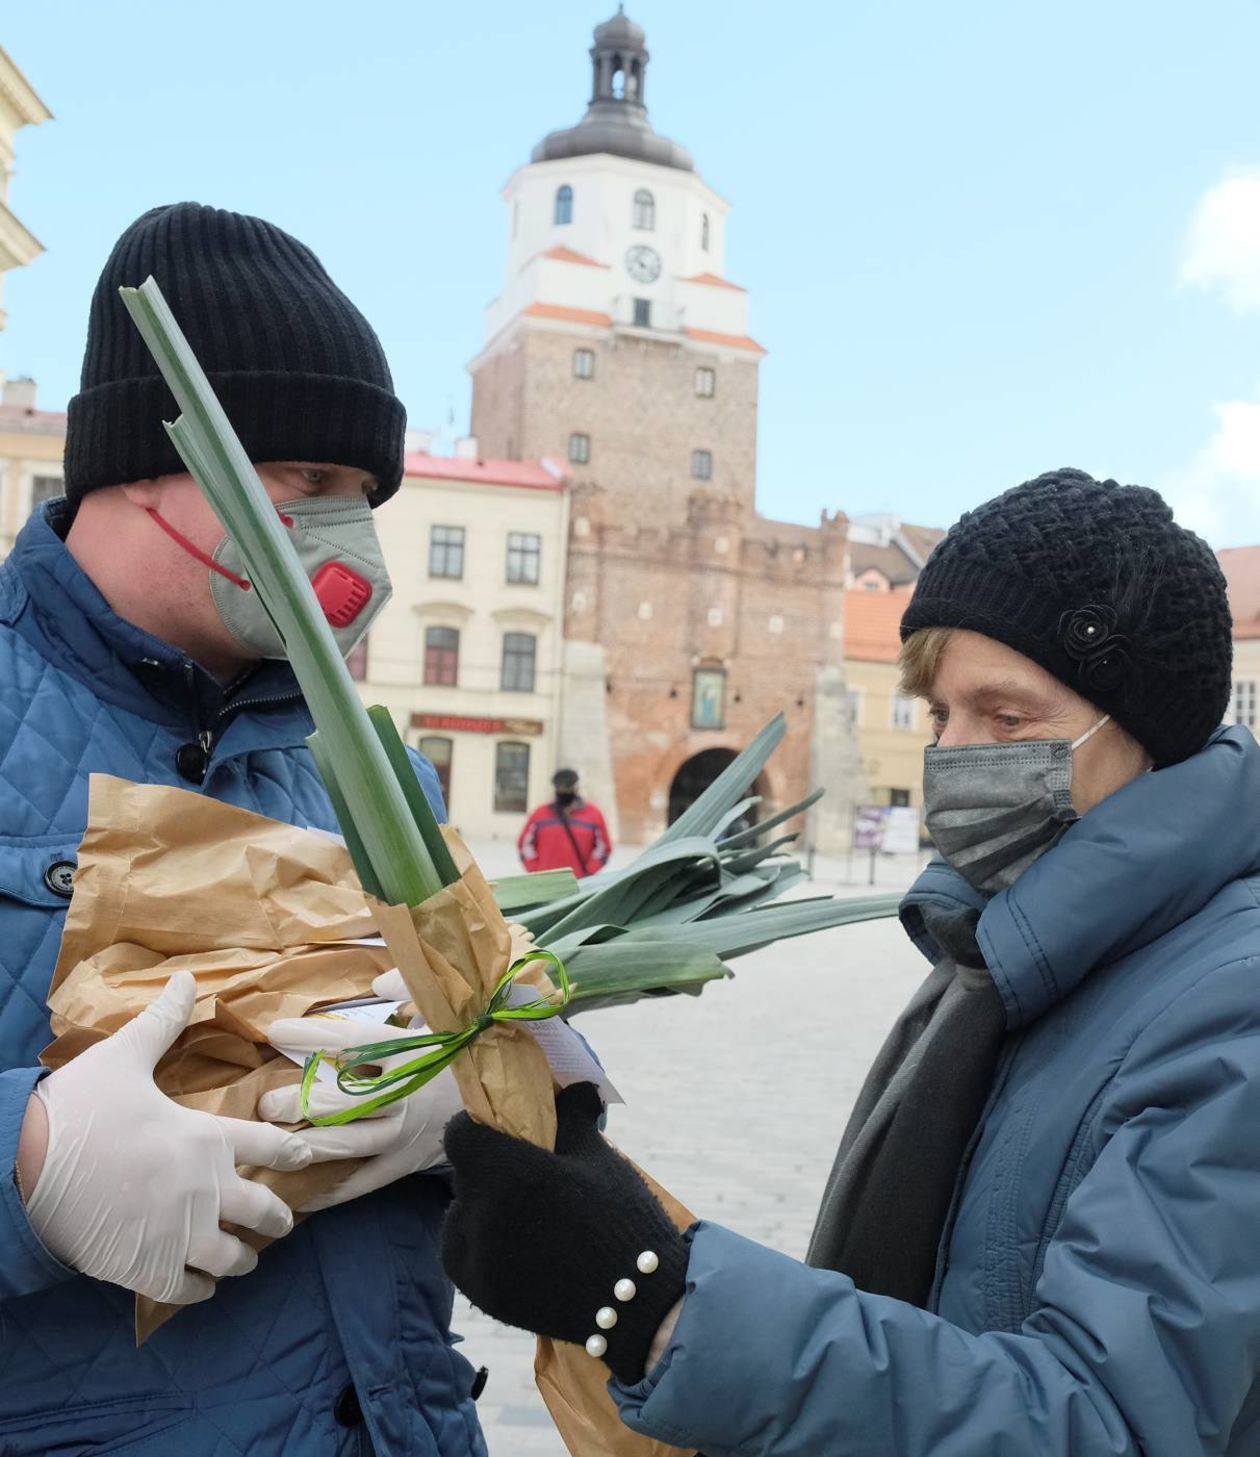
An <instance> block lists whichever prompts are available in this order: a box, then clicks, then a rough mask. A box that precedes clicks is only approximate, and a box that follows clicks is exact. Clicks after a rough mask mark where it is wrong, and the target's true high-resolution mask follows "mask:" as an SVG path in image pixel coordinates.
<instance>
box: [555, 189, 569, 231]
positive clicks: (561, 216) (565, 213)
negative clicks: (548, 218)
mask: <svg viewBox="0 0 1260 1457" xmlns="http://www.w3.org/2000/svg"><path fill="white" fill-rule="evenodd" d="M553 221H554V222H555V224H556V226H557V227H560V226H561V225H562V224H564V223H571V222H572V221H573V189H572V188H571V187H570V186H569V184H568V183H567V182H566V183H565V184H564V186H563V187H557V188H556V211H555V216H554V218H553Z"/></svg>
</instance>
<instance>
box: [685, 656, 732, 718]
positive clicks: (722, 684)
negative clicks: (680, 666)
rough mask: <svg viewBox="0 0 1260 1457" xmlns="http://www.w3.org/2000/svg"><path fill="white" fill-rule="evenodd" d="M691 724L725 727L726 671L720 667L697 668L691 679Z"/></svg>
mask: <svg viewBox="0 0 1260 1457" xmlns="http://www.w3.org/2000/svg"><path fill="white" fill-rule="evenodd" d="M691 726H692V728H697V729H720V728H725V727H726V673H725V671H724V670H723V669H721V668H697V669H696V671H695V676H694V677H693V678H692V680H691Z"/></svg>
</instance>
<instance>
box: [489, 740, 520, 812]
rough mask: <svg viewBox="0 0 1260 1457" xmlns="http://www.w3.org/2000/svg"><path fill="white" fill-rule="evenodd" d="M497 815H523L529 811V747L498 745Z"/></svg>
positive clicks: (496, 764) (495, 791) (496, 776)
mask: <svg viewBox="0 0 1260 1457" xmlns="http://www.w3.org/2000/svg"><path fill="white" fill-rule="evenodd" d="M494 808H495V813H496V814H516V815H523V814H525V813H526V811H527V810H528V809H529V745H528V744H511V743H505V744H496V745H495V749H494Z"/></svg>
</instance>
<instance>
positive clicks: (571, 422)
mask: <svg viewBox="0 0 1260 1457" xmlns="http://www.w3.org/2000/svg"><path fill="white" fill-rule="evenodd" d="M590 55H591V63H592V85H591V99H590V104H589V106H588V107H587V111H586V115H585V116H584V117H583V118H582V119H581V121H580V122H579V123H578V124H577V126H574V127H569V128H567V129H566V130H563V131H556V132H552V133H551V134H550V135H548V136H546V137H544V138H543V140H542V141H541V142H540V143H539V144H538V145H537V146H536V147H535V148H534V151H533V156H532V158H531V160H530V162H529V163H528V164H527V165H526V166H524V167H521V168H519V169H518V170H517V171H516V172H515V173H514V174H513V176H512V177H511V178H510V179H509V180H508V183H507V185H506V186H505V187H504V189H503V198H504V201H505V202H506V204H507V221H508V242H507V268H506V276H505V283H504V287H503V291H502V293H501V294H500V295H499V297H498V298H497V299H495V300H494V302H493V303H492V304H491V305H490V307H489V310H488V313H487V320H486V336H487V343H486V346H485V348H484V349H483V350H482V352H481V354H480V355H478V357H477V358H476V359H475V360H474V361H473V363H472V365H471V369H472V374H473V407H472V434H473V435H474V436H475V437H476V438H477V441H478V445H479V448H480V449H481V450H482V451H483V453H484V454H486V455H502V456H507V457H509V458H513V459H517V458H521V459H531V458H532V459H538V458H540V457H542V456H544V455H551V456H556V457H558V458H560V459H562V460H566V461H567V462H568V463H569V465H570V468H571V470H572V473H573V477H574V480H575V482H577V483H580V482H582V481H586V480H590V481H596V482H598V483H599V485H600V487H601V488H602V489H603V490H604V491H606V492H607V493H608V495H609V501H608V504H609V507H610V508H612V509H614V510H615V505H616V502H617V501H619V500H620V499H622V497H623V494H624V493H633V495H634V497H635V498H636V499H635V509H636V511H638V510H641V509H642V507H643V506H644V505H645V504H650V506H651V509H652V510H653V511H654V512H661V513H664V516H665V517H668V518H671V519H684V518H685V517H686V514H687V499H688V496H689V494H690V493H691V491H692V490H693V489H694V488H695V486H697V485H698V484H700V483H704V487H705V489H706V490H709V491H711V492H717V493H719V494H721V495H724V496H730V497H734V498H736V499H738V500H739V501H741V502H742V503H744V504H746V505H747V506H748V507H750V508H751V507H752V505H753V494H754V485H755V455H756V411H757V364H758V361H759V359H760V357H761V355H762V353H763V352H764V351H763V350H762V349H761V347H760V346H759V345H758V344H757V343H756V342H755V341H754V340H753V339H751V338H750V337H749V335H748V321H747V315H748V295H747V293H746V292H745V291H744V290H743V289H742V288H740V287H739V286H738V285H737V284H735V283H732V282H731V281H730V280H729V279H727V278H726V276H725V252H726V221H727V213H728V212H729V205H728V204H727V202H726V201H725V199H724V198H722V197H721V196H719V194H718V193H716V192H715V191H714V190H713V188H711V187H710V186H709V185H708V183H706V182H705V181H704V180H703V179H702V178H701V177H700V176H699V174H698V173H697V172H696V170H695V165H694V163H693V162H692V159H691V154H690V153H689V152H688V151H687V150H686V148H685V147H682V146H680V145H679V144H678V143H677V142H673V141H670V140H669V139H668V138H666V137H663V136H660V135H659V134H658V133H657V132H655V131H654V130H653V129H652V126H651V124H650V123H649V121H648V114H647V107H646V105H645V101H644V98H645V92H646V82H647V72H648V61H649V56H648V50H647V46H646V43H645V37H644V33H643V31H642V29H641V28H640V27H639V26H637V25H635V24H634V23H633V22H632V21H631V20H629V19H628V18H627V16H626V15H625V14H624V13H622V12H621V11H618V13H617V14H616V15H615V16H613V18H612V19H611V20H609V21H606V22H605V23H604V24H603V25H601V26H599V27H598V28H597V29H596V31H595V36H594V44H593V45H592V47H591V51H590ZM645 494H646V496H648V497H650V498H651V499H650V503H648V502H645V500H644V496H645Z"/></svg>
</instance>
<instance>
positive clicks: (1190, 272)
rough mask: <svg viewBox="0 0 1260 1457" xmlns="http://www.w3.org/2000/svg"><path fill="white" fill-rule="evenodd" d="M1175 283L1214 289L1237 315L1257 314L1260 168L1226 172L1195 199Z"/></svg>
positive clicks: (1259, 294)
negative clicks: (1178, 276)
mask: <svg viewBox="0 0 1260 1457" xmlns="http://www.w3.org/2000/svg"><path fill="white" fill-rule="evenodd" d="M1181 278H1182V282H1183V283H1189V284H1193V285H1195V286H1196V287H1199V288H1219V289H1220V290H1221V292H1222V293H1223V294H1224V295H1225V299H1226V301H1227V302H1228V303H1229V305H1230V307H1231V308H1233V309H1235V310H1236V311H1237V312H1238V313H1254V312H1257V311H1260V167H1248V168H1243V169H1239V170H1237V171H1234V172H1231V173H1230V174H1229V175H1228V176H1227V177H1226V178H1225V179H1224V181H1222V182H1218V183H1217V184H1216V186H1215V187H1209V188H1208V190H1207V191H1206V192H1205V193H1204V194H1203V196H1202V197H1201V198H1200V199H1199V205H1198V207H1197V208H1196V209H1195V213H1194V217H1193V218H1192V219H1191V220H1190V229H1189V232H1188V233H1187V235H1186V246H1185V255H1184V257H1183V259H1182V263H1181Z"/></svg>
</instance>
